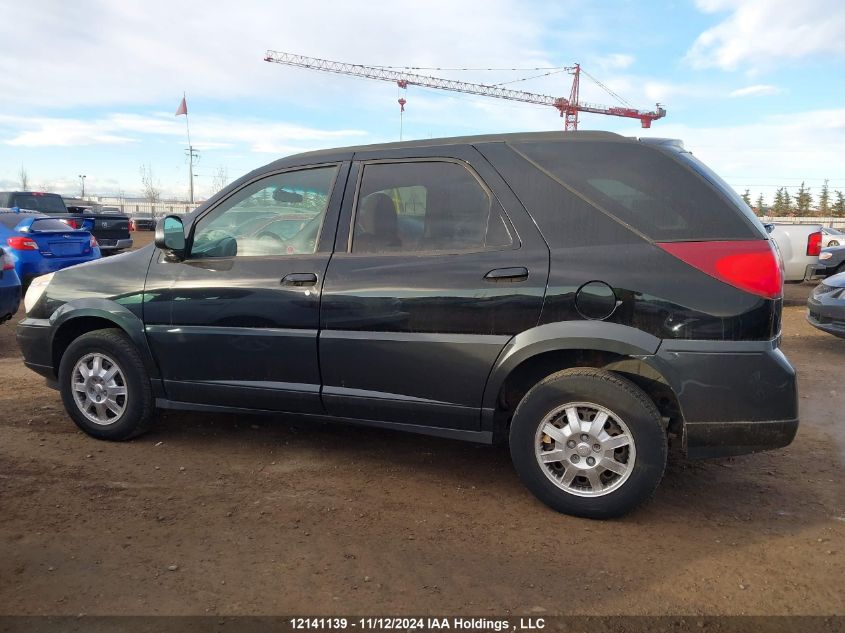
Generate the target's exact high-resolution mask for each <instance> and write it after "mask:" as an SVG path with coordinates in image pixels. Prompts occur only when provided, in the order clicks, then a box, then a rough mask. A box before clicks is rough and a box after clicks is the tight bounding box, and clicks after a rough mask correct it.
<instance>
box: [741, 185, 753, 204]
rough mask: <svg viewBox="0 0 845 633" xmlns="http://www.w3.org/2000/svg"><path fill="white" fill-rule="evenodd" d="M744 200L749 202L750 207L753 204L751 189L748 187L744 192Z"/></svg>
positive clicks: (746, 202)
mask: <svg viewBox="0 0 845 633" xmlns="http://www.w3.org/2000/svg"><path fill="white" fill-rule="evenodd" d="M742 200H743V202H745V204H747V205H748V206H749V207H750V206H751V191H750V190H748V189H746V190H745V193H744V194H742Z"/></svg>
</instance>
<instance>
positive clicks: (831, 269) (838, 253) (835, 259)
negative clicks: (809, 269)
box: [813, 245, 845, 278]
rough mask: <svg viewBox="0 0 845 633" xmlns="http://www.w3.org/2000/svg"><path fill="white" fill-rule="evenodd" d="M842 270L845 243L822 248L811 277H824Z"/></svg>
mask: <svg viewBox="0 0 845 633" xmlns="http://www.w3.org/2000/svg"><path fill="white" fill-rule="evenodd" d="M843 272H845V245H843V246H830V247H828V248H823V249H822V252H821V253H820V254H819V263H818V264H816V267H815V269H814V275H813V277H815V278H824V277H830V276H831V275H837V274H839V273H843Z"/></svg>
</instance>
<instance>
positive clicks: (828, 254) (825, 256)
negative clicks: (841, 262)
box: [819, 251, 833, 261]
mask: <svg viewBox="0 0 845 633" xmlns="http://www.w3.org/2000/svg"><path fill="white" fill-rule="evenodd" d="M831 257H833V253H831V252H829V251H828V252H824V251H823V252H822V254H821V255H819V259H820V260H822V261H824V260H826V259H830V258H831Z"/></svg>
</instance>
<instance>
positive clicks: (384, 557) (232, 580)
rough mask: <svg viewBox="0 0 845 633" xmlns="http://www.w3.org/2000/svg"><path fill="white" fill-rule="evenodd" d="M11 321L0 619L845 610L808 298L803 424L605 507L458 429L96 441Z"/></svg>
mask: <svg viewBox="0 0 845 633" xmlns="http://www.w3.org/2000/svg"><path fill="white" fill-rule="evenodd" d="M138 236H140V237H141V238H142V239H143V240H148V239H149V238H150V237H151V234H136V238H137V237H138ZM802 288H803V289H804V290H803V291H804V292H806V287H805V286H800V287H798V289H795V288H792V289H790V293H799V294H800V292H801V291H802V290H801V289H802ZM22 316H23V315H22V314H21V315H19V317H22ZM11 323H12V324H6V325H3V326H0V385H2V387H0V613H3V614H66V615H76V614H79V613H86V614H92V615H93V614H126V613H129V614H207V613H225V614H285V613H309V614H314V613H323V614H330V613H346V614H369V615H372V614H382V615H383V614H401V613H407V614H438V615H442V614H444V613H454V614H457V613H470V614H477V615H490V614H502V613H503V612H506V611H507V612H511V613H514V614H529V615H543V614H545V615H551V614H557V613H569V614H601V615H612V614H655V615H656V614H679V613H683V614H714V615H715V614H819V615H822V614H823V615H833V614H843V613H845V598H843V594H842V587H841V584H842V583H841V581H842V578H843V577H845V485H843V482H842V466H843V463H845V428H843V423H842V418H843V410H845V385H842V384H841V371H842V367H843V361H845V340H839V339H836V338H833V337H831V336H828V335H826V334H823V333H821V332H817V331H815V330H814V329H813V328H811V327H810V326H808V325H807V324H806V323H805V321H804V310H803V309H802V308H800V307H788V308H786V309H785V314H784V342H783V347H784V350H785V351H786V353H787V355H788V356H789V358H790V360H791V361H792V362H793V364H795V366H796V367H797V368H798V371H799V373H800V391H801V417H802V426H801V428H800V430H799V433H798V437H797V438H796V440H795V442H794V443H793V444H792V445H791V446H790V447H788V448H786V449H783V450H779V451H775V452H771V453H764V454H759V455H750V456H745V457H739V458H732V459H724V460H715V461H703V462H687V461H684V460H682V459H680V458H679V457H674V458H673V459H672V461H671V462H670V465H669V468H668V472H667V474H666V478H665V480H664V482H663V484H662V485H661V487H660V488H659V489H658V492H657V494H656V496H655V498H654V499H653V500H652V501H651V502H650V503H649V504H647V505H645V506H644V507H642V508H641V509H639V510H637V511H636V512H634V513H633V514H632V515H630V516H628V517H627V518H625V519H623V520H618V521H613V522H604V523H601V522H594V521H588V520H582V519H575V518H571V517H567V516H562V515H558V514H555V513H553V512H552V511H550V510H548V509H546V508H545V507H544V506H542V505H541V504H540V503H539V502H537V501H535V500H534V498H533V497H532V496H531V495H530V494H529V493H528V491H527V490H525V489H524V488H523V487H522V486H521V485H520V483H519V481H518V480H517V477H516V474H515V473H514V471H513V469H512V467H511V465H510V462H509V460H508V456H507V453H506V451H504V450H503V449H499V448H491V447H486V446H475V445H471V444H466V443H462V442H457V441H448V440H441V439H434V438H425V437H416V436H411V435H404V434H400V433H397V432H389V431H380V430H366V429H357V428H347V427H344V426H339V425H329V424H326V425H323V424H320V425H314V424H306V423H303V422H296V421H294V420H290V419H287V418H285V417H282V416H279V417H276V418H262V417H254V418H249V417H246V418H245V417H238V416H222V415H199V414H185V413H168V414H165V415H163V416H162V418H161V420H160V422H159V423H158V424H157V426H156V427H155V429H154V431H153V432H152V433H150V434H148V435H146V436H144V437H142V438H139V439H137V440H135V441H132V442H129V443H124V444H110V443H105V442H98V441H95V440H92V439H89V438H88V437H86V436H84V435H83V434H82V433H81V432H79V431H77V430H76V427H75V426H74V425H73V424H72V423H71V422H70V420H69V418H68V417H67V416H66V415H65V413H64V411H63V409H62V406H61V403H60V400H59V397H58V394H57V393H56V392H54V391H51V390H50V389H48V388H47V387H45V386H44V384H43V381H42V380H41V379H40V378H39V377H37V376H36V375H35V374H33V373H31V372H29V371H28V370H27V369H26V368H25V367H24V366H23V364H22V362H21V360H20V356H19V353H18V350H17V346H16V345H15V343H14V326H13V323H14V321H13V322H11Z"/></svg>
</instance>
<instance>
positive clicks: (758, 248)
mask: <svg viewBox="0 0 845 633" xmlns="http://www.w3.org/2000/svg"><path fill="white" fill-rule="evenodd" d="M658 246H659V247H660V248H662V249H663V250H664V251H666V252H667V253H669V254H670V255H674V256H675V257H677V258H678V259H680V260H682V261H684V262H686V263H687V264H689V265H690V266H694V267H695V268H698V269H699V270H700V271H702V272H704V273H707V274H708V275H710V276H711V277H715V278H716V279H718V280H719V281H724V282H725V283H727V284H730V285H732V286H734V287H736V288H739V289H741V290H745V291H747V292H751V293H753V294H755V295H759V296H761V297H766V298H767V299H774V298H775V297H779V296H780V295H781V293H782V291H783V275H782V273H781V268H780V262H779V261H778V257H777V254H776V253H775V251H774V248H772V245H771V244H770V243H769V240H747V241H739V242H663V243H659V244H658Z"/></svg>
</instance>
